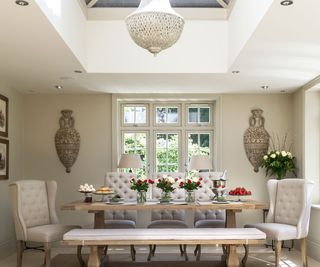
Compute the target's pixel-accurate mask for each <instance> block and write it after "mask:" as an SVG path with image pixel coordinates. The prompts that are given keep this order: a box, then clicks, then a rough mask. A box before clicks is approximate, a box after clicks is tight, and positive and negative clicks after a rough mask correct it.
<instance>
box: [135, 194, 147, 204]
mask: <svg viewBox="0 0 320 267" xmlns="http://www.w3.org/2000/svg"><path fill="white" fill-rule="evenodd" d="M146 201H147V192H146V191H137V203H138V204H143V203H145V202H146Z"/></svg>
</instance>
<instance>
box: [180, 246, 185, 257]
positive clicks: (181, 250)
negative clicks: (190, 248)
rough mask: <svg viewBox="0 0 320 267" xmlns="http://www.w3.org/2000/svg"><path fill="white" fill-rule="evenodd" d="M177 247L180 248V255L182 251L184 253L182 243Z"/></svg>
mask: <svg viewBox="0 0 320 267" xmlns="http://www.w3.org/2000/svg"><path fill="white" fill-rule="evenodd" d="M179 248H180V255H181V257H182V256H183V253H184V251H183V248H182V245H179Z"/></svg>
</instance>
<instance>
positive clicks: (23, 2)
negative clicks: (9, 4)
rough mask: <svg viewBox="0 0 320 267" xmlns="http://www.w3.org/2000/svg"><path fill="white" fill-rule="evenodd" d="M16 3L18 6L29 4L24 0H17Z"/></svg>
mask: <svg viewBox="0 0 320 267" xmlns="http://www.w3.org/2000/svg"><path fill="white" fill-rule="evenodd" d="M16 4H17V5H19V6H27V5H29V2H27V1H24V0H17V1H16Z"/></svg>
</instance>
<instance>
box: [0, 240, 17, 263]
mask: <svg viewBox="0 0 320 267" xmlns="http://www.w3.org/2000/svg"><path fill="white" fill-rule="evenodd" d="M15 252H16V241H15V240H14V239H11V240H7V241H6V242H3V243H1V244H0V260H2V259H5V258H7V257H9V256H10V255H12V254H13V253H15Z"/></svg>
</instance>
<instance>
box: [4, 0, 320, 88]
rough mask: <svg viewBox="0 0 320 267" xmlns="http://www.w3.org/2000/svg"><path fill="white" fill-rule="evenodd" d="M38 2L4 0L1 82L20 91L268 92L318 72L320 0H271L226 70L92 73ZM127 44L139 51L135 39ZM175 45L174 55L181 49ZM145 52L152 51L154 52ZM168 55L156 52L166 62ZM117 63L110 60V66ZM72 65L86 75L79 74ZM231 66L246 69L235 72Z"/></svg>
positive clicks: (302, 81) (294, 85) (297, 83)
mask: <svg viewBox="0 0 320 267" xmlns="http://www.w3.org/2000/svg"><path fill="white" fill-rule="evenodd" d="M35 1H36V0H35ZM35 1H33V0H31V1H30V5H29V6H27V7H20V6H17V5H16V4H14V1H13V0H12V1H0V36H1V38H0V47H1V49H0V59H1V60H0V83H1V84H6V85H7V86H9V87H11V88H15V89H17V90H19V91H22V92H26V93H28V92H31V91H32V92H36V93H57V92H58V91H57V90H56V89H55V88H54V85H57V84H62V85H63V86H64V89H63V92H65V93H73V92H78V93H92V92H113V93H159V92H163V93H201V92H203V93H207V92H211V93H239V92H240V93H251V92H256V93H266V91H263V90H262V89H261V88H260V86H261V85H269V86H270V90H269V91H268V92H279V91H280V90H286V91H287V92H291V91H294V90H296V89H297V88H299V87H301V86H302V85H304V84H305V83H307V82H308V81H310V80H312V79H313V78H315V77H316V76H318V75H319V70H320V28H319V27H318V26H317V25H318V24H319V23H317V20H318V11H319V10H320V1H319V0H308V1H303V0H295V1H294V5H293V6H289V7H283V6H281V5H280V4H279V3H280V1H279V0H275V1H273V3H272V5H271V6H270V8H269V10H268V12H267V13H266V14H265V15H264V16H263V18H261V22H260V23H259V24H258V25H257V28H256V29H255V30H254V32H253V34H252V35H251V36H250V38H248V40H247V42H246V43H245V45H244V47H243V48H242V49H241V51H240V53H239V54H238V55H237V57H236V58H235V60H234V61H233V63H232V64H231V65H229V68H228V69H227V70H226V71H225V72H224V73H223V72H219V73H218V72H212V73H209V72H203V73H201V72H200V73H196V72H194V73H190V72H189V73H186V72H179V71H170V72H169V71H168V72H169V73H168V72H165V71H163V70H161V71H158V72H157V73H156V72H155V73H146V72H145V73H143V72H142V71H140V73H132V72H131V73H126V72H115V73H112V71H109V73H107V72H103V73H92V72H90V73H88V72H87V70H88V68H87V67H86V65H85V63H84V61H83V60H80V59H79V56H78V55H77V54H76V53H74V50H73V49H72V47H71V46H70V44H69V45H67V44H66V41H65V40H64V39H63V37H62V36H61V35H60V34H59V33H58V32H59V30H56V28H55V27H53V25H52V21H51V22H50V21H49V20H48V18H47V16H46V15H44V13H43V12H42V11H41V9H40V8H39V6H38V5H37V3H36V2H35ZM39 1H40V0H39ZM43 1H51V0H43ZM55 1H58V0H55ZM59 1H61V0H59ZM70 1H71V0H70ZM244 1H248V0H244ZM261 1H262V0H261ZM85 12H86V11H85ZM250 12H253V10H252V11H250ZM89 15H90V14H89ZM89 15H88V16H89ZM92 19H94V18H93V17H92V14H91V17H90V20H92ZM99 19H101V17H100V18H99ZM226 19H227V18H226ZM206 34H207V35H210V32H207V33H206ZM181 41H182V39H181V40H180V42H181ZM183 41H184V42H186V40H183ZM129 45H130V49H136V47H134V46H133V45H132V43H129V44H128V46H129ZM181 45H183V44H181ZM229 45H232V43H230V44H229ZM70 47H71V48H70ZM177 47H178V46H177ZM105 49H108V47H105ZM128 49H129V48H128ZM137 49H139V48H137ZM170 49H172V51H171V52H170V51H169V50H168V54H170V53H175V52H174V51H175V50H174V49H177V48H174V47H173V48H170ZM120 52H121V51H120ZM213 52H214V51H213ZM215 52H217V51H215ZM218 52H219V51H218ZM143 53H145V54H146V55H144V56H145V57H146V56H147V53H148V52H147V51H143ZM190 53H191V52H190ZM168 54H165V53H164V54H163V55H161V54H160V55H159V56H158V57H160V60H161V57H163V58H165V57H168ZM148 56H149V55H148ZM209 56H210V55H209V54H208V57H209ZM150 57H152V56H151V55H150ZM151 59H152V60H153V58H151ZM151 59H150V60H151ZM155 60H157V59H155ZM160 60H159V61H160ZM213 60H214V59H213ZM80 61H81V63H80ZM155 62H156V61H155ZM113 63H115V62H106V64H110V65H111V66H112V64H113ZM117 63H118V62H117ZM200 63H201V62H199V64H200ZM122 64H125V62H123V63H122ZM154 64H156V63H154ZM192 64H193V62H192V61H191V62H190V65H192ZM118 65H119V63H118ZM120 66H121V65H120ZM124 68H125V65H124ZM74 70H82V71H83V73H82V74H76V73H74ZM232 70H240V73H239V74H232V73H231V72H232ZM60 92H61V91H59V93H60Z"/></svg>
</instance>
